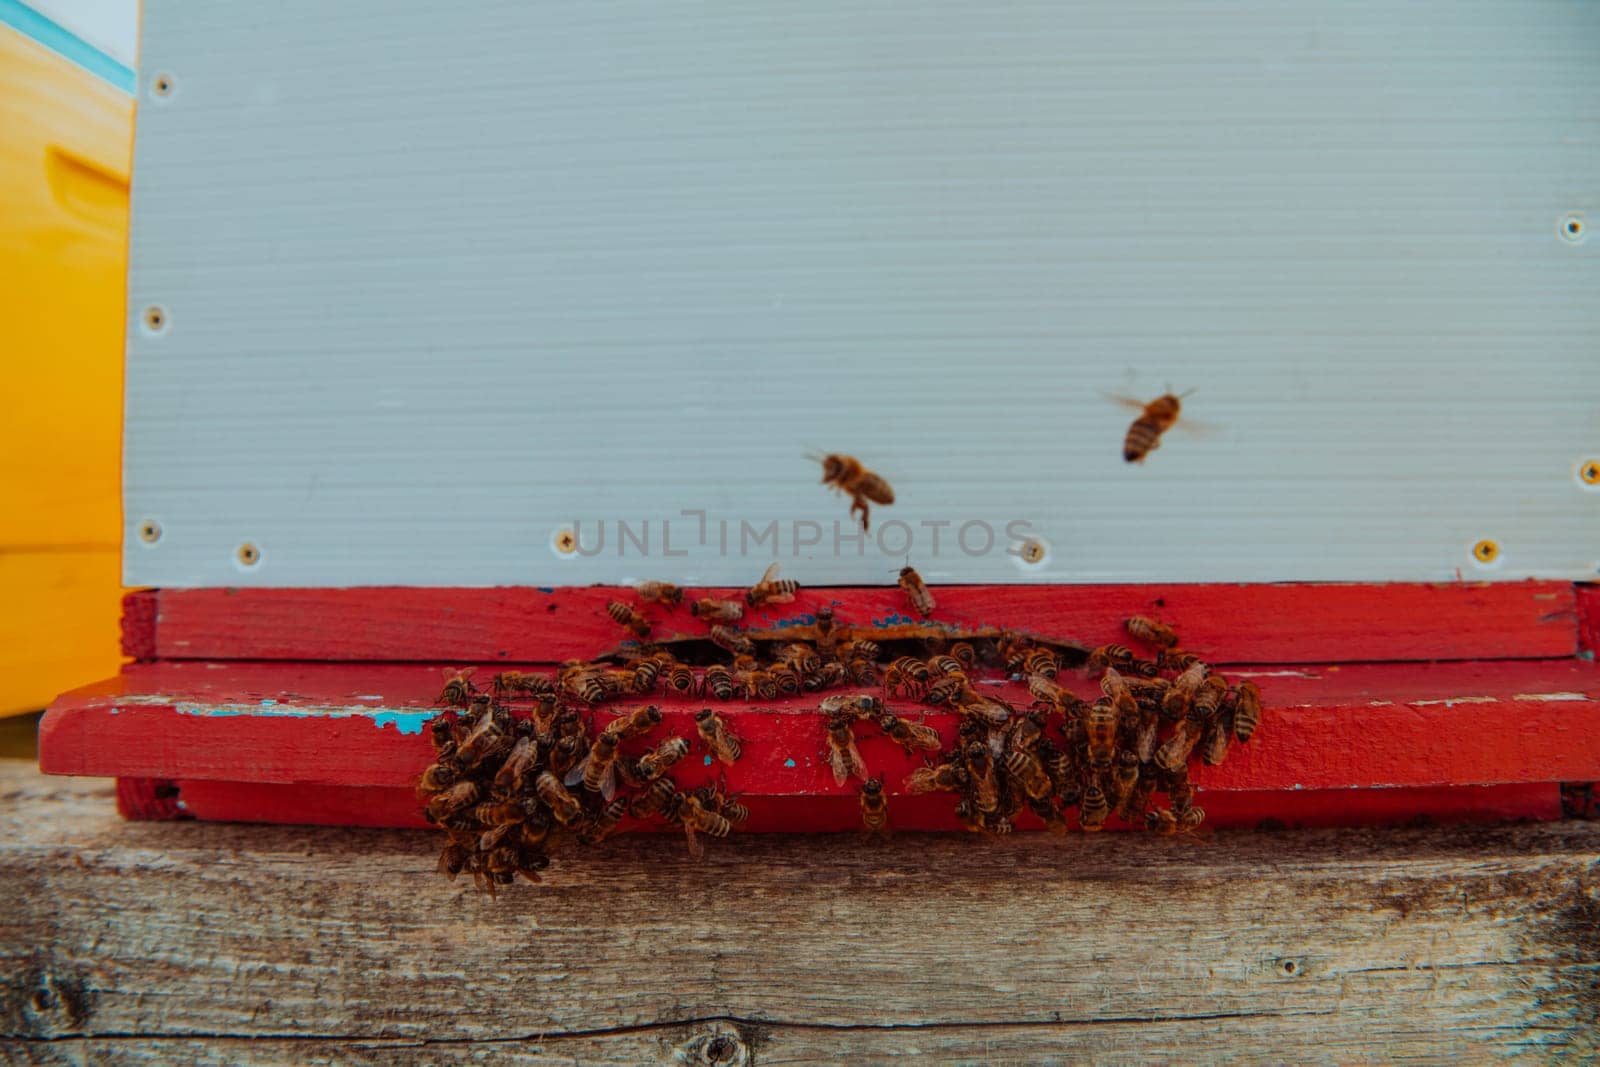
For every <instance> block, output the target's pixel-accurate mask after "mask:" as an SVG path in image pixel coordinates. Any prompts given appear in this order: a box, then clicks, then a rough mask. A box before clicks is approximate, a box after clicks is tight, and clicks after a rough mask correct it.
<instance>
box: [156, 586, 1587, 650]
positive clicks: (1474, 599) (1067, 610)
mask: <svg viewBox="0 0 1600 1067" xmlns="http://www.w3.org/2000/svg"><path fill="white" fill-rule="evenodd" d="M756 569H757V568H752V570H753V571H754V570H756ZM751 577H752V579H754V577H755V574H754V573H752V575H751ZM795 577H798V578H802V579H803V577H804V575H803V573H797V574H795ZM737 592H739V591H737V590H728V589H705V590H702V589H696V590H691V591H690V596H702V595H709V596H728V595H730V594H732V593H737ZM934 592H935V594H936V596H937V598H938V609H937V611H936V612H935V620H936V621H937V622H940V623H945V624H948V625H951V626H957V627H999V626H1009V627H1011V628H1014V629H1023V630H1033V631H1036V632H1038V633H1041V634H1049V635H1052V636H1055V637H1059V638H1063V639H1069V640H1077V641H1080V642H1082V643H1084V644H1087V645H1090V646H1094V645H1098V644H1102V643H1104V642H1107V641H1121V640H1126V635H1124V634H1123V633H1122V630H1121V625H1122V620H1123V619H1124V618H1125V617H1127V616H1129V615H1134V614H1148V615H1154V616H1157V617H1159V618H1162V619H1164V620H1166V621H1167V622H1169V623H1171V624H1173V625H1174V626H1176V627H1177V628H1178V630H1179V633H1180V634H1182V636H1183V642H1184V645H1185V647H1187V648H1190V649H1192V650H1193V651H1195V652H1197V653H1199V654H1200V655H1202V656H1205V657H1206V658H1208V659H1210V660H1212V661H1213V662H1219V663H1317V662H1322V663H1343V662H1360V661H1366V660H1445V659H1511V658H1539V657H1551V656H1570V655H1572V654H1573V652H1574V651H1575V650H1576V648H1577V638H1576V624H1575V621H1574V618H1575V615H1574V612H1575V607H1574V593H1573V589H1572V586H1571V585H1570V583H1566V582H1534V581H1527V582H1497V583H1461V582H1457V583H1446V584H1436V585H1430V584H1419V583H1404V582H1396V583H1386V584H1349V585H1341V584H1331V585H1318V584H1298V585H1207V584H1201V585H1161V586H1155V585H1098V586H1097V585H1077V586H941V587H938V588H936V589H935V590H934ZM149 596H153V597H155V598H156V601H157V607H156V619H155V622H154V634H153V636H152V635H151V634H150V632H149V630H148V628H147V627H148V626H149V625H151V624H150V623H149V621H148V612H149V608H148V603H147V601H146V600H145V599H142V598H141V599H138V600H136V601H134V603H133V605H132V606H131V607H130V617H131V618H132V620H133V621H130V623H129V624H128V631H127V632H128V637H127V643H126V644H125V647H124V651H125V652H127V654H128V655H130V656H134V657H135V658H139V659H155V658H159V659H251V660H256V659H284V660H370V661H419V660H420V661H427V660H459V661H462V662H482V663H492V662H507V663H511V662H526V663H538V662H545V663H555V662H560V661H561V660H565V659H570V658H574V657H587V656H593V655H595V654H596V653H597V652H599V651H600V650H602V649H606V648H610V647H613V646H615V645H616V644H617V643H618V640H619V637H620V636H622V631H620V630H619V629H618V628H617V627H616V625H615V624H614V623H612V622H611V620H610V619H609V618H607V617H606V614H605V605H606V602H607V601H608V600H612V599H623V600H626V601H629V602H633V601H634V599H635V597H634V595H633V591H632V590H631V589H627V588H617V587H607V586H589V587H582V588H574V587H557V588H549V589H536V588H530V587H501V588H491V589H451V588H417V589H412V588H394V587H382V588H356V589H163V590H159V591H156V592H153V593H151V594H149ZM822 604H830V605H834V606H835V611H836V614H837V616H838V618H839V620H840V622H841V623H843V624H850V625H857V626H866V625H870V626H872V627H874V628H880V629H881V628H884V627H887V626H890V625H895V624H899V623H909V622H911V621H912V619H911V616H910V615H909V614H908V608H907V606H906V603H905V600H904V597H903V596H902V595H901V593H900V591H899V590H898V589H896V588H895V587H893V586H889V587H881V588H830V589H802V590H801V593H800V596H799V598H798V599H797V601H796V602H794V603H792V604H787V605H783V606H781V607H778V608H775V609H773V610H770V611H765V612H755V613H752V615H751V616H750V618H749V619H748V620H747V625H751V626H755V627H763V628H783V627H787V626H793V625H808V624H809V623H810V622H812V621H813V619H814V612H815V610H816V608H817V607H818V606H819V605H822ZM647 614H648V615H649V616H650V617H651V618H652V619H653V620H654V621H655V623H656V633H655V634H654V635H653V636H655V637H658V638H661V639H669V638H672V637H699V636H703V635H704V633H705V627H704V626H703V625H702V624H701V623H700V622H698V621H697V620H696V619H694V618H693V617H691V616H690V614H689V612H688V611H687V610H685V609H681V608H680V609H679V610H677V611H673V612H667V611H662V610H660V609H657V608H648V609H647Z"/></svg>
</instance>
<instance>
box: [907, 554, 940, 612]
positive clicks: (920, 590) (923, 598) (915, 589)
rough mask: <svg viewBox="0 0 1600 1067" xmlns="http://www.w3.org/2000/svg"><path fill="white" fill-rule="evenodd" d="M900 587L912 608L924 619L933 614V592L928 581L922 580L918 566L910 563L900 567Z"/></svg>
mask: <svg viewBox="0 0 1600 1067" xmlns="http://www.w3.org/2000/svg"><path fill="white" fill-rule="evenodd" d="M900 588H901V590H903V591H904V592H905V594H906V600H907V602H909V603H910V605H911V610H913V611H915V612H916V613H917V614H918V615H921V616H922V617H923V618H924V619H926V618H927V617H928V616H929V615H932V614H933V608H934V599H933V594H932V593H930V592H928V583H926V582H924V581H923V580H922V575H920V574H918V573H917V571H916V568H914V567H911V566H909V565H908V566H905V567H902V568H901V569H900Z"/></svg>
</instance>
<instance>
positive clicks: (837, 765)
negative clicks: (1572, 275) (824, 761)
mask: <svg viewBox="0 0 1600 1067" xmlns="http://www.w3.org/2000/svg"><path fill="white" fill-rule="evenodd" d="M828 766H829V767H831V768H833V784H834V785H844V783H845V782H847V781H849V780H850V765H849V764H848V763H847V762H845V756H844V753H843V752H841V751H840V750H839V746H838V745H835V744H832V743H830V744H829V745H828Z"/></svg>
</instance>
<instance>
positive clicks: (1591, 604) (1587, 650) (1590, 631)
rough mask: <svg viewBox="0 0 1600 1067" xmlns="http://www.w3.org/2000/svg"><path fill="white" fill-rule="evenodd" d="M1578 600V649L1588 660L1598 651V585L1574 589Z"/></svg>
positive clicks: (1599, 613)
mask: <svg viewBox="0 0 1600 1067" xmlns="http://www.w3.org/2000/svg"><path fill="white" fill-rule="evenodd" d="M1574 591H1575V592H1576V594H1577V598H1578V647H1579V649H1580V651H1581V652H1582V653H1584V654H1585V655H1587V656H1588V657H1589V658H1590V659H1593V658H1594V655H1595V652H1596V650H1600V585H1595V584H1593V583H1585V584H1582V585H1578V586H1575V587H1574Z"/></svg>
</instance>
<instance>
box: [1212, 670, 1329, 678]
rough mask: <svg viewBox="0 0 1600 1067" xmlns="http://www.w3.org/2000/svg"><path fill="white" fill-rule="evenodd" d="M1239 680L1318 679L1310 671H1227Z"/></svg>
mask: <svg viewBox="0 0 1600 1067" xmlns="http://www.w3.org/2000/svg"><path fill="white" fill-rule="evenodd" d="M1228 673H1229V674H1236V675H1238V676H1239V677H1241V678H1320V677H1322V676H1321V675H1320V674H1316V673H1314V672H1312V671H1229V672H1228Z"/></svg>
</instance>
